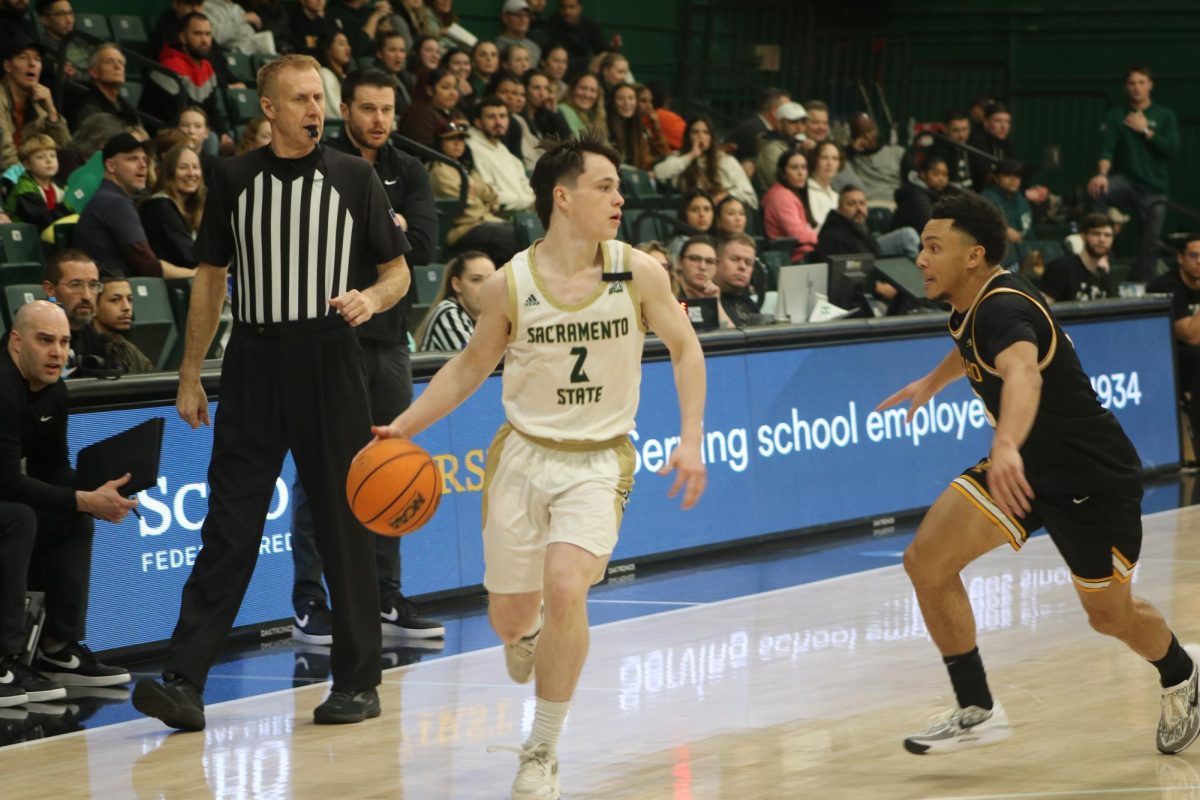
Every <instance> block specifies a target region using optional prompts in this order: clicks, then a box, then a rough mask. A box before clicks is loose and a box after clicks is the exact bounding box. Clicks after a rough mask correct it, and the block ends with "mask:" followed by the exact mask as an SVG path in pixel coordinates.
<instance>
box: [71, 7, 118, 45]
mask: <svg viewBox="0 0 1200 800" xmlns="http://www.w3.org/2000/svg"><path fill="white" fill-rule="evenodd" d="M75 29H76V30H81V31H86V32H88V33H90V34H92V35H93V36H98V37H99V38H101V39H103V40H104V41H106V42H110V41H112V40H113V33H112V30H111V29H110V28H109V26H108V17H106V16H104V15H103V14H86V13H83V12H76V13H75Z"/></svg>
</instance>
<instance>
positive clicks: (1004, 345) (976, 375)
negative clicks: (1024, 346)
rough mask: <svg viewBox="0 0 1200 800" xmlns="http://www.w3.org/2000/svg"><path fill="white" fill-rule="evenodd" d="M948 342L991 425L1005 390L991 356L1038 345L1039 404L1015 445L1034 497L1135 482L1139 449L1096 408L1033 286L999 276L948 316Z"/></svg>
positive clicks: (1085, 381) (1087, 491)
mask: <svg viewBox="0 0 1200 800" xmlns="http://www.w3.org/2000/svg"><path fill="white" fill-rule="evenodd" d="M950 335H951V336H952V337H953V338H954V341H955V343H956V344H957V345H958V351H959V355H960V356H961V357H962V364H963V371H964V372H965V373H966V375H967V378H968V379H969V380H970V381H971V388H972V389H973V390H974V391H975V394H977V395H978V396H979V398H980V399H981V400H983V404H984V406H986V408H987V412H988V417H989V419H991V420H992V423H993V424H995V422H996V420H998V419H999V416H1000V390H1001V388H1002V387H1003V385H1004V381H1003V380H1001V378H1000V374H999V373H998V372H997V371H996V366H995V365H996V356H997V355H999V354H1000V353H1002V352H1004V351H1005V350H1006V349H1008V348H1009V347H1010V346H1011V345H1013V344H1016V343H1017V342H1031V343H1033V344H1034V345H1036V346H1037V356H1038V368H1039V369H1040V370H1041V373H1042V390H1041V398H1040V401H1039V403H1038V410H1037V417H1036V418H1035V419H1034V423H1033V428H1032V429H1031V430H1030V432H1029V437H1028V438H1027V439H1026V440H1025V444H1024V445H1022V446H1021V458H1022V459H1023V460H1024V462H1025V475H1026V477H1027V478H1028V480H1029V484H1030V486H1032V487H1033V489H1034V491H1035V492H1050V493H1064V494H1065V493H1071V494H1082V495H1086V494H1090V493H1091V492H1092V491H1095V490H1099V489H1104V488H1106V487H1113V486H1117V485H1120V484H1123V483H1126V482H1128V481H1131V480H1137V477H1138V474H1139V472H1140V470H1141V461H1140V460H1139V458H1138V454H1137V450H1136V449H1135V448H1134V446H1133V443H1132V442H1130V441H1129V437H1128V436H1126V435H1125V431H1124V430H1122V428H1121V424H1120V423H1119V422H1117V418H1116V417H1114V416H1113V415H1112V413H1111V412H1109V411H1108V410H1106V409H1105V408H1104V407H1102V406H1101V405H1100V401H1099V399H1098V398H1097V397H1096V393H1095V391H1094V390H1093V389H1092V384H1091V382H1090V381H1089V380H1088V376H1087V374H1086V373H1084V371H1083V367H1082V366H1081V365H1080V363H1079V357H1078V356H1077V355H1076V353H1075V346H1074V345H1073V344H1072V343H1071V340H1070V339H1069V338H1068V337H1067V335H1066V334H1065V333H1063V331H1062V329H1061V328H1059V326H1058V324H1057V323H1056V322H1055V321H1054V317H1053V316H1052V315H1051V314H1050V310H1049V308H1048V307H1047V306H1046V304H1045V303H1044V302H1042V301H1041V299H1040V297H1039V295H1038V292H1037V290H1036V289H1034V288H1033V286H1032V285H1031V284H1029V283H1028V282H1027V281H1025V280H1024V279H1023V278H1021V277H1019V276H1017V275H1013V274H1012V273H1009V272H997V273H996V274H995V275H994V276H993V277H992V278H991V279H989V280H988V282H987V283H986V284H985V285H984V287H983V288H982V289H981V290H980V292H979V295H978V296H977V297H976V298H975V301H974V302H973V303H971V307H970V308H968V309H967V311H966V313H963V314H960V313H958V312H957V311H955V312H954V313H953V314H951V315H950Z"/></svg>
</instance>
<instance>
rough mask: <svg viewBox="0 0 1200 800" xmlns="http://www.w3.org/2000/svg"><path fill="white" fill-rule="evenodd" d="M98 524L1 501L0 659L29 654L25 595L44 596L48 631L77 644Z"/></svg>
mask: <svg viewBox="0 0 1200 800" xmlns="http://www.w3.org/2000/svg"><path fill="white" fill-rule="evenodd" d="M94 527H95V522H94V520H93V519H92V518H91V517H90V516H89V515H87V514H54V513H49V512H40V513H39V512H35V511H34V510H33V509H32V508H30V507H29V506H27V505H24V504H22V503H0V656H5V655H12V654H13V653H21V652H23V651H24V650H25V644H26V642H25V592H26V591H27V590H33V591H35V592H44V593H45V594H46V627H45V629H44V633H45V634H46V635H47V636H49V637H50V638H51V639H54V640H56V641H59V642H78V641H81V640H82V639H83V638H84V635H85V628H86V625H87V601H88V580H89V578H90V577H91V574H92V532H93V529H94Z"/></svg>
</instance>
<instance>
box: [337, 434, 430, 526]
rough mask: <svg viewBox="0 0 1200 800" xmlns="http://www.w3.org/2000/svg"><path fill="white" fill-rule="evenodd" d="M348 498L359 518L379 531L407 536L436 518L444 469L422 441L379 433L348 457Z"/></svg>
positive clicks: (351, 507)
mask: <svg viewBox="0 0 1200 800" xmlns="http://www.w3.org/2000/svg"><path fill="white" fill-rule="evenodd" d="M346 499H347V500H348V501H349V502H350V509H351V510H352V511H353V512H354V516H356V517H358V521H359V522H361V523H362V524H363V525H366V526H367V527H368V528H370V529H371V530H373V531H374V532H375V533H378V534H382V535H384V536H403V535H404V534H406V533H412V532H413V531H415V530H416V529H417V528H419V527H421V526H422V525H424V524H425V523H426V522H428V521H429V520H430V519H432V518H433V514H434V512H435V511H437V507H438V502H439V501H441V499H442V475H441V473H440V472H438V468H437V465H436V464H434V463H433V458H431V457H430V455H429V453H427V452H425V450H424V448H422V447H421V446H420V445H417V444H413V443H412V442H410V441H408V440H407V439H381V440H379V441H377V442H373V443H372V444H370V445H368V446H367V448H366V449H365V450H363V451H362V452H361V453H359V454H358V455H357V456H355V458H354V461H352V462H351V463H350V474H349V475H347V476H346Z"/></svg>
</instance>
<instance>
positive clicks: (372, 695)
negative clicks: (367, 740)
mask: <svg viewBox="0 0 1200 800" xmlns="http://www.w3.org/2000/svg"><path fill="white" fill-rule="evenodd" d="M380 713H381V710H380V708H379V693H378V692H376V691H375V690H374V689H365V690H364V691H361V692H354V693H353V694H351V693H350V692H342V691H337V690H334V691H332V692H330V693H329V697H328V698H327V699H326V700H325V702H324V703H321V705H319V706H317V707H316V709H314V710H313V722H315V723H316V724H318V725H345V724H348V723H353V722H362V721H363V720H364V719H370V718H372V717H378V716H379V714H380Z"/></svg>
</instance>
